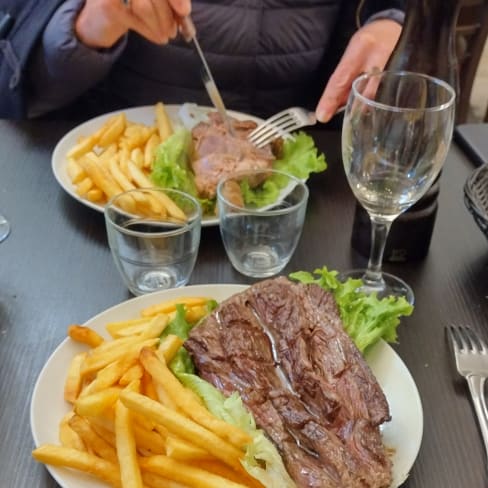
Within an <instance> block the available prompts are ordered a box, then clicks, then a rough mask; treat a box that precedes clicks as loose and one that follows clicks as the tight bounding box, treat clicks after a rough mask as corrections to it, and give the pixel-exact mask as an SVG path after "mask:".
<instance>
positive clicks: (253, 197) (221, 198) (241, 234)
mask: <svg viewBox="0 0 488 488" xmlns="http://www.w3.org/2000/svg"><path fill="white" fill-rule="evenodd" d="M307 200H308V188H307V186H306V185H305V184H304V183H303V182H302V181H301V180H299V179H297V178H295V177H294V176H291V175H288V174H286V173H282V172H280V171H274V170H265V169H261V170H250V171H243V172H239V173H235V174H233V175H230V176H227V177H225V178H223V179H222V180H221V181H220V182H219V185H218V187H217V201H218V212H219V225H220V233H221V235H222V240H223V243H224V247H225V250H226V252H227V256H228V257H229V259H230V261H231V263H232V265H233V266H234V268H235V269H236V270H237V271H239V272H240V273H242V274H244V275H246V276H250V277H253V278H265V277H269V276H273V275H275V274H277V273H279V272H280V271H281V270H282V269H283V268H284V267H285V266H286V265H287V264H288V262H289V261H290V259H291V256H292V255H293V252H294V251H295V248H296V246H297V244H298V241H299V239H300V235H301V232H302V227H303V221H304V218H305V212H306V208H307Z"/></svg>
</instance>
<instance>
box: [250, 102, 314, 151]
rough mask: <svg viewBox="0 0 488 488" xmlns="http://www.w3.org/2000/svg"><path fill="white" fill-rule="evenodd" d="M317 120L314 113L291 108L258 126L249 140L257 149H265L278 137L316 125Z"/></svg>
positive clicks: (299, 108)
mask: <svg viewBox="0 0 488 488" xmlns="http://www.w3.org/2000/svg"><path fill="white" fill-rule="evenodd" d="M316 123H317V118H316V117H315V114H314V113H313V112H309V111H308V110H306V109H304V108H301V107H291V108H287V109H286V110H283V111H282V112H278V113H277V114H275V115H273V116H272V117H270V118H269V119H267V120H265V121H264V122H263V123H262V124H261V125H258V126H257V127H256V128H255V129H254V130H253V131H252V132H251V133H250V134H249V135H248V139H249V140H250V141H251V142H252V143H253V144H254V145H255V146H257V147H264V146H265V145H266V144H269V143H270V142H271V141H273V140H274V139H277V138H278V137H287V136H289V135H290V133H291V132H293V131H294V130H297V129H300V128H301V127H305V126H307V125H315V124H316Z"/></svg>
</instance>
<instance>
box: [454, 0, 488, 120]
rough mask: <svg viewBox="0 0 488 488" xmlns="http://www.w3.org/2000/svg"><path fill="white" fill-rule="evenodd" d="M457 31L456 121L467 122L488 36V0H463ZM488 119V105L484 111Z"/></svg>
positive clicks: (461, 0)
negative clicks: (472, 92)
mask: <svg viewBox="0 0 488 488" xmlns="http://www.w3.org/2000/svg"><path fill="white" fill-rule="evenodd" d="M460 4H461V9H460V12H459V18H458V23H457V27H456V33H457V55H458V64H459V88H460V90H459V91H460V93H459V101H458V108H457V116H456V119H457V120H456V122H457V123H458V124H462V123H464V122H466V119H467V116H468V111H469V100H470V97H471V90H472V88H473V82H474V78H475V76H476V71H477V69H478V65H479V62H480V59H481V54H482V53H483V48H484V45H485V41H486V39H487V36H488V0H460ZM486 93H487V102H488V87H487V90H486ZM485 121H488V107H487V112H486V115H485Z"/></svg>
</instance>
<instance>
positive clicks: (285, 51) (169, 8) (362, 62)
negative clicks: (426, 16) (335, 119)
mask: <svg viewBox="0 0 488 488" xmlns="http://www.w3.org/2000/svg"><path fill="white" fill-rule="evenodd" d="M9 2H10V3H11V4H12V9H13V10H14V14H13V16H14V17H17V18H16V23H14V26H13V28H12V29H11V32H10V35H8V36H7V38H6V39H5V40H4V41H0V43H3V45H1V48H2V49H1V50H2V51H3V57H4V59H3V60H2V62H1V63H0V87H2V95H1V99H0V116H3V117H26V116H28V117H38V116H41V115H44V114H48V113H51V116H53V114H54V115H60V114H63V115H64V116H69V117H75V118H87V117H91V116H93V115H95V114H99V113H104V112H107V111H110V110H115V109H120V108H126V107H129V106H137V105H146V104H152V103H154V102H156V101H158V100H162V101H163V102H165V103H184V102H195V103H199V104H203V105H208V104H209V98H208V96H207V94H206V92H205V90H204V87H203V83H202V80H201V77H200V68H201V63H200V60H199V58H198V56H197V54H196V52H195V50H194V49H193V47H192V45H191V43H187V42H185V40H184V39H182V37H181V36H178V35H177V34H178V19H180V18H181V17H184V16H186V15H189V14H190V12H191V15H192V19H193V20H194V23H195V25H196V29H197V38H198V40H199V41H200V44H201V46H202V48H203V51H204V53H205V56H206V58H207V60H208V63H209V65H210V68H211V70H212V72H213V74H214V77H215V80H216V83H217V85H218V87H219V89H220V90H221V93H222V95H223V98H224V102H225V103H226V105H227V108H229V109H234V110H239V111H242V112H246V113H251V114H255V115H258V116H263V117H267V116H269V115H271V114H273V113H276V112H278V111H280V110H283V109H284V108H287V107H290V106H296V105H300V106H304V107H307V108H309V109H311V110H316V114H317V117H318V119H319V120H320V121H322V122H327V121H328V120H330V118H331V117H332V116H333V115H334V113H335V112H336V110H337V109H338V108H339V107H340V106H341V105H343V104H344V103H345V101H346V99H347V95H348V92H349V90H350V87H351V83H352V81H353V79H354V78H355V77H356V76H357V75H359V74H360V73H361V72H364V71H368V70H370V69H372V68H373V67H376V68H380V69H381V68H383V67H384V66H385V64H386V62H387V60H388V58H389V56H390V54H391V52H392V50H393V48H394V46H395V45H396V42H397V40H398V37H399V35H400V32H401V23H402V21H403V10H402V9H403V6H404V1H403V0H360V1H359V0H358V1H351V0H299V1H290V0H281V1H265V0H255V1H246V2H240V1H238V0H235V1H231V0H228V1H224V0H220V1H217V0H216V1H214V2H205V1H203V0H193V2H190V0H65V1H60V0H43V2H39V3H38V5H37V6H35V4H37V0H34V1H32V0H23V1H22V2H19V0H8V1H7V3H9ZM19 3H23V4H24V8H23V9H22V11H21V12H20V13H18V14H17V16H16V14H15V9H17V10H19ZM41 4H42V7H41ZM25 5H30V9H27V8H26V7H25ZM4 8H5V7H4ZM33 9H35V10H36V12H35V13H34V11H33ZM26 10H28V12H27V14H26V12H25V11H26ZM356 24H360V25H361V26H360V27H359V28H358V27H357V26H356ZM16 49H17V51H16ZM341 56H342V57H341ZM0 59H1V54H0ZM324 86H325V89H324ZM66 107H68V108H66ZM61 108H64V110H63V111H61V112H59V111H58V112H53V111H56V110H58V109H61Z"/></svg>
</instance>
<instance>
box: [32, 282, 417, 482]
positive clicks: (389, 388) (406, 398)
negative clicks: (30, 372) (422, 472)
mask: <svg viewBox="0 0 488 488" xmlns="http://www.w3.org/2000/svg"><path fill="white" fill-rule="evenodd" d="M245 288H246V286H244V285H196V286H188V287H186V288H176V289H172V290H165V291H161V292H156V293H152V294H149V295H143V296H140V297H137V298H133V299H131V300H128V301H126V302H123V303H121V304H119V305H116V306H114V307H112V308H109V309H108V310H105V311H104V312H102V313H100V314H99V315H97V316H95V317H93V318H92V319H90V320H89V321H88V322H86V324H85V325H89V326H90V327H92V328H94V329H95V330H96V331H98V332H99V333H101V334H102V335H104V336H107V334H106V331H105V329H104V326H105V324H107V323H108V322H114V321H119V320H125V319H128V318H135V317H138V316H139V312H140V310H142V309H143V308H145V307H148V306H150V305H153V304H155V303H159V302H161V301H164V300H171V299H175V298H179V297H182V296H207V297H211V298H214V299H215V300H217V301H221V300H224V299H226V298H228V297H229V296H231V295H233V294H234V293H238V292H240V291H243V290H244V289H245ZM84 349H85V348H84V346H82V345H80V344H77V343H75V342H74V341H72V340H71V339H65V340H64V341H63V342H62V343H61V344H60V345H59V346H58V347H57V349H56V350H55V351H54V352H53V353H52V355H51V357H50V358H49V359H48V361H47V363H46V364H45V366H44V368H43V369H42V371H41V373H40V374H39V377H38V379H37V382H36V385H35V387H34V392H33V394H32V399H31V409H30V421H31V429H32V435H33V437H34V442H35V444H36V446H39V445H41V444H45V443H55V444H58V443H59V441H58V425H59V421H60V419H61V418H62V417H63V416H64V415H65V414H66V413H67V412H68V411H69V410H70V405H69V404H68V403H66V402H64V400H63V387H64V378H65V373H66V371H67V368H68V365H69V363H70V360H71V358H72V357H73V355H74V354H76V353H77V352H80V351H82V350H84ZM366 360H367V362H368V364H369V365H370V367H371V369H372V371H373V373H374V374H375V375H376V378H377V379H378V381H379V383H380V385H381V387H382V388H383V391H384V392H385V395H386V398H387V399H388V403H389V405H390V411H391V416H392V420H391V422H389V423H388V424H385V425H384V427H383V429H382V434H383V440H384V443H385V445H386V446H388V447H389V448H391V449H392V450H393V458H392V459H393V477H394V482H393V484H392V487H395V488H396V487H397V486H399V485H401V484H402V483H403V481H405V479H406V478H407V476H408V473H409V471H410V469H411V467H412V465H413V463H414V461H415V458H416V457H417V453H418V450H419V448H420V443H421V440H422V432H423V412H422V405H421V402H420V397H419V393H418V390H417V387H416V385H415V382H414V381H413V379H412V376H411V375H410V373H409V371H408V369H407V367H406V366H405V364H404V363H403V361H402V360H401V359H400V357H399V356H398V355H397V354H396V352H395V351H394V350H393V349H392V348H391V347H390V346H389V345H388V344H386V343H385V342H383V341H381V342H379V343H378V344H377V345H376V346H374V347H373V348H372V349H371V350H370V351H369V353H368V355H367V358H366ZM47 469H48V470H49V472H50V473H51V475H52V476H53V478H54V479H55V480H56V481H57V482H58V483H59V484H60V485H61V486H62V487H63V488H106V485H105V484H103V483H101V482H99V481H97V480H95V479H94V478H92V477H90V476H88V475H84V474H83V473H78V472H76V471H72V470H69V469H66V468H57V467H52V466H48V467H47Z"/></svg>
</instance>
